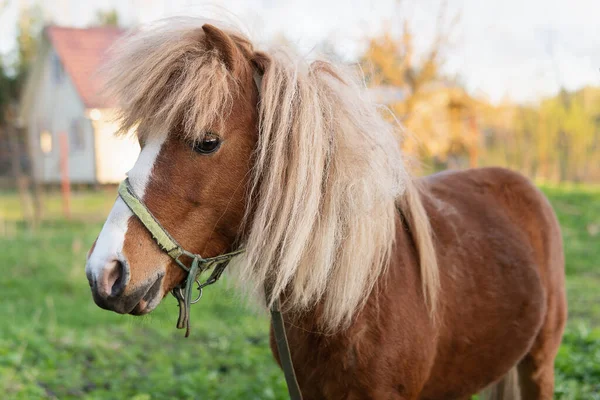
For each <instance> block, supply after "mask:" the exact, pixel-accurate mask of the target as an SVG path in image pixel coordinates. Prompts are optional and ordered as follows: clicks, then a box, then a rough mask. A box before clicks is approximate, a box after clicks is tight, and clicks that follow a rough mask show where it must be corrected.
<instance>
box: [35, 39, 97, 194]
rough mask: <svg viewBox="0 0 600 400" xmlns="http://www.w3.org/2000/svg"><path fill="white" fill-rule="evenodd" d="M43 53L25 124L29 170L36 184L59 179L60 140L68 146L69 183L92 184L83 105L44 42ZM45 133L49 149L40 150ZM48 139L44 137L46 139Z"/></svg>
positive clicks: (93, 176)
mask: <svg viewBox="0 0 600 400" xmlns="http://www.w3.org/2000/svg"><path fill="white" fill-rule="evenodd" d="M45 42H46V43H45V47H46V51H45V54H41V56H42V58H41V64H40V65H38V66H37V67H38V68H37V75H36V76H35V77H33V79H34V81H33V82H32V85H33V86H32V88H31V93H32V94H31V96H32V98H31V99H30V104H31V106H30V107H29V108H28V111H27V114H26V115H25V116H24V117H25V122H26V124H27V130H28V134H29V145H30V155H31V163H32V169H33V172H34V174H35V176H36V177H37V178H38V179H39V181H40V182H44V183H53V182H59V181H60V179H61V169H60V155H61V148H60V139H59V135H61V134H65V135H66V136H67V138H68V140H67V142H68V144H69V157H68V164H69V177H70V180H71V182H73V183H95V182H96V174H95V157H94V135H93V129H92V123H91V121H90V120H89V119H88V118H87V117H86V110H85V106H84V105H83V102H82V100H81V98H80V97H79V94H78V93H77V91H76V89H75V87H74V85H73V83H72V81H71V79H70V77H69V76H68V74H67V73H66V71H65V70H64V67H63V66H62V64H61V63H60V61H59V58H58V55H57V54H56V52H55V51H54V49H53V48H52V47H51V46H49V44H48V42H47V40H45ZM44 131H46V132H48V137H49V138H50V140H45V142H46V143H45V144H46V145H48V141H49V142H50V150H49V151H48V152H44V151H42V145H43V144H44V143H42V141H44V140H41V136H42V132H44ZM46 139H48V138H46Z"/></svg>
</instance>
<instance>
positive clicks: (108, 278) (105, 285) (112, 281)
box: [96, 260, 129, 298]
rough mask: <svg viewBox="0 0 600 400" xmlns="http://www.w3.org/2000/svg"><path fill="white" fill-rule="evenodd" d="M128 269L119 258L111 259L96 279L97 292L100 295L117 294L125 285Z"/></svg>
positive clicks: (121, 291)
mask: <svg viewBox="0 0 600 400" xmlns="http://www.w3.org/2000/svg"><path fill="white" fill-rule="evenodd" d="M128 275H129V274H128V271H127V269H126V267H125V264H123V263H122V262H121V261H119V260H113V261H111V262H109V263H108V264H106V265H105V266H104V268H103V271H102V275H101V276H100V277H99V279H98V281H97V283H96V284H97V290H98V294H100V295H101V296H102V297H104V298H106V297H115V296H119V295H120V294H121V293H123V291H124V290H125V286H126V285H127V277H128Z"/></svg>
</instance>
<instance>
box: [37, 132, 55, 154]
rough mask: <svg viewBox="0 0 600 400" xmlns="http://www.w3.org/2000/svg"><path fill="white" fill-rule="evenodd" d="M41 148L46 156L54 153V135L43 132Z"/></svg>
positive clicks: (41, 134)
mask: <svg viewBox="0 0 600 400" xmlns="http://www.w3.org/2000/svg"><path fill="white" fill-rule="evenodd" d="M40 148H41V149H42V153H44V154H49V153H50V152H52V134H51V133H50V132H48V131H42V133H40Z"/></svg>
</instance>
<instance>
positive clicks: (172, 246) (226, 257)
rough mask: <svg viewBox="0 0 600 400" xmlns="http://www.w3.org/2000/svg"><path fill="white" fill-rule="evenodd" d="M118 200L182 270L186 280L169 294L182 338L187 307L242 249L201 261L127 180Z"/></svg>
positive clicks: (187, 319) (187, 328)
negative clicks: (205, 275) (188, 262)
mask: <svg viewBox="0 0 600 400" xmlns="http://www.w3.org/2000/svg"><path fill="white" fill-rule="evenodd" d="M119 196H121V199H123V201H124V202H125V204H127V207H129V209H130V210H131V212H132V213H133V214H134V215H135V216H136V217H138V219H139V220H140V222H141V223H142V224H143V225H144V226H145V227H146V229H147V230H148V231H149V232H150V233H151V234H152V237H153V238H154V241H156V243H157V244H158V246H159V247H160V248H161V249H162V250H163V251H164V252H165V253H167V254H168V255H169V257H171V258H172V259H173V260H174V261H175V263H177V265H179V267H181V269H183V270H184V271H185V272H186V274H187V277H186V279H185V281H184V282H183V283H181V284H179V285H178V286H176V287H175V288H174V289H173V290H172V291H171V293H172V294H173V296H174V297H175V298H176V299H177V301H178V302H179V318H178V319H177V328H178V329H183V328H185V337H188V336H189V335H190V306H191V305H192V304H196V303H197V302H198V301H199V300H200V298H201V297H202V289H203V288H205V287H206V286H208V285H212V284H213V283H215V282H216V281H218V280H219V278H220V277H221V275H222V274H223V271H225V268H227V265H228V264H229V262H230V261H231V259H232V258H233V257H235V256H237V255H238V254H241V253H243V252H244V250H243V249H240V250H236V251H232V252H230V253H225V254H221V255H218V256H216V257H210V258H204V257H202V256H201V255H200V254H194V253H191V252H189V251H187V250H185V249H184V248H183V247H182V246H181V245H180V244H179V243H177V241H176V240H175V239H173V237H172V236H171V235H169V232H167V231H166V230H165V228H164V227H163V226H162V225H161V224H160V222H158V220H157V219H156V218H155V217H154V215H152V213H151V212H150V210H148V207H146V205H145V204H144V203H143V202H142V200H141V199H140V198H139V197H138V196H137V195H136V194H135V192H134V191H133V188H132V187H131V184H130V183H129V179H125V180H124V181H123V182H121V185H120V186H119ZM182 257H187V258H189V259H191V260H192V264H191V266H189V267H188V266H187V265H186V264H185V263H184V262H183V261H182V260H181V258H182ZM211 268H214V269H213V271H212V273H211V274H210V276H209V277H208V279H207V280H206V281H204V282H202V283H200V282H199V281H198V277H199V276H200V274H201V273H203V272H204V271H207V270H209V269H211ZM194 283H196V285H197V288H198V292H199V293H198V295H197V296H196V298H195V299H192V298H193V294H192V291H193V286H194Z"/></svg>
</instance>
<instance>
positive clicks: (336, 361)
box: [86, 19, 566, 400]
mask: <svg viewBox="0 0 600 400" xmlns="http://www.w3.org/2000/svg"><path fill="white" fill-rule="evenodd" d="M115 54H116V55H115V59H114V60H113V63H112V69H110V68H109V70H111V71H112V73H110V74H109V75H110V79H109V84H110V86H111V87H112V93H113V95H114V97H115V99H117V100H118V101H119V104H120V109H121V113H122V115H121V117H122V119H121V121H122V123H121V129H122V131H128V130H130V129H132V128H136V133H137V135H138V138H139V139H140V144H141V147H142V150H141V154H140V157H139V158H138V161H137V162H136V164H135V166H134V167H133V169H132V170H131V171H130V172H129V178H128V182H129V183H128V184H127V187H128V188H130V190H131V193H130V195H131V196H132V197H135V198H136V199H138V201H139V203H140V204H141V203H142V202H143V204H145V207H146V212H147V214H148V215H150V214H151V215H154V218H156V220H157V221H158V222H159V223H160V224H159V223H158V222H156V223H155V225H154V226H160V229H161V230H162V231H163V232H168V233H169V234H170V235H171V236H172V238H173V239H174V240H176V241H177V242H178V243H179V245H180V246H181V248H183V249H185V250H186V252H187V254H188V255H192V256H193V259H194V260H195V261H196V262H198V260H199V259H206V258H210V257H215V256H218V255H223V254H224V253H228V252H231V251H232V250H236V249H239V248H240V247H243V248H244V254H243V256H240V257H239V260H238V261H239V262H236V263H233V264H232V265H231V266H230V267H228V268H229V270H230V272H233V273H234V274H235V275H236V276H237V281H238V282H239V285H240V286H241V287H242V288H243V289H244V290H246V291H247V292H249V293H251V294H255V295H256V294H258V295H259V296H258V297H259V298H260V300H261V301H262V302H264V299H265V295H264V294H265V293H263V292H262V290H263V288H265V287H267V288H268V289H267V293H268V297H267V303H268V305H269V306H270V305H272V304H274V303H276V302H277V303H279V301H280V300H281V303H282V312H283V314H284V318H285V319H286V321H287V325H286V327H287V334H288V337H289V341H290V347H291V353H292V358H293V363H294V367H295V369H296V373H297V375H298V380H299V383H300V385H301V389H302V392H303V394H304V397H305V399H306V400H308V399H332V400H337V399H407V400H408V399H411V400H416V399H435V400H439V399H457V400H461V399H463V398H467V397H468V396H469V395H471V394H473V393H475V392H477V391H479V390H481V389H483V388H485V387H486V386H489V385H492V384H494V383H495V382H498V381H499V380H500V379H501V378H502V377H503V376H506V379H502V381H501V382H500V383H498V384H496V385H495V386H494V387H495V389H493V391H494V393H495V396H496V398H498V399H500V398H505V399H512V398H514V397H511V396H512V394H511V393H512V392H513V389H514V388H515V385H514V382H515V379H512V378H514V375H515V373H509V371H515V368H517V369H518V373H519V375H520V384H521V392H522V394H523V396H524V398H525V399H550V398H552V391H553V363H554V357H555V355H556V352H557V349H558V345H559V343H560V338H561V335H562V330H563V327H564V323H565V318H566V303H565V290H564V268H563V267H564V266H563V264H564V262H563V254H562V244H561V238H560V231H559V227H558V224H557V222H556V218H555V216H554V214H553V212H552V209H551V207H550V205H549V204H548V202H547V201H546V199H545V198H544V197H543V195H542V194H541V193H540V192H539V191H538V190H537V189H535V188H534V187H533V185H531V183H529V181H527V180H526V179H524V178H523V177H521V176H520V175H517V174H515V173H512V172H509V171H506V170H502V169H482V170H472V171H465V172H450V173H445V174H439V175H434V176H432V177H429V178H425V179H423V180H421V181H420V182H419V181H415V180H414V179H413V178H412V177H411V176H410V174H409V173H408V171H407V170H406V169H405V167H404V163H403V157H402V153H401V150H400V146H399V143H398V138H397V136H395V130H394V127H393V126H392V125H390V124H389V123H387V122H386V120H385V119H384V118H383V116H382V115H381V109H380V107H378V106H377V105H376V104H373V103H372V102H371V101H370V100H369V97H368V96H366V95H365V93H364V84H363V82H362V81H361V79H360V77H359V76H357V75H356V74H355V73H354V72H353V71H352V70H349V69H348V68H347V67H346V66H338V65H335V64H331V63H328V62H324V61H318V62H312V63H308V62H306V61H305V60H303V59H302V58H299V57H298V56H295V55H293V54H290V53H289V52H287V51H281V50H274V51H271V52H263V51H258V50H255V49H254V47H253V45H252V42H250V40H248V39H246V38H245V37H244V36H242V35H240V34H239V33H235V32H229V31H224V30H221V29H219V28H216V27H215V26H212V25H210V24H204V25H201V24H198V21H196V20H193V19H192V20H166V21H163V22H161V23H159V24H158V25H156V26H154V27H153V29H144V30H140V31H138V32H135V33H134V34H133V35H132V36H130V37H129V38H128V40H127V41H126V42H125V45H124V46H122V47H121V48H119V50H118V51H117V52H116V53H115ZM127 190H129V189H127ZM133 194H135V196H133ZM128 207H131V206H130V205H129V203H128V205H126V204H125V203H124V201H123V200H122V199H121V198H117V201H116V202H115V205H114V207H113V209H112V211H111V213H110V215H109V217H108V219H107V221H106V223H105V225H104V227H103V229H102V232H101V233H100V235H99V237H98V239H97V241H96V243H94V245H93V246H92V249H91V250H90V253H89V255H88V262H87V265H86V274H87V277H88V280H89V283H90V287H91V289H92V294H93V297H94V300H95V301H96V303H97V304H98V305H99V306H100V307H103V308H106V309H110V310H113V311H116V312H119V313H129V314H133V315H141V314H147V313H149V312H151V311H152V310H153V309H154V308H155V307H156V306H157V305H158V304H159V303H160V301H161V300H162V299H163V298H164V296H166V295H168V294H169V293H170V292H171V291H172V290H173V289H174V288H180V287H181V285H182V282H184V281H186V280H189V282H188V283H190V284H191V283H193V281H191V279H195V278H196V277H195V276H191V277H188V276H187V275H186V272H187V271H188V270H190V269H189V268H187V267H185V266H184V265H183V264H181V263H180V262H179V260H177V261H176V260H174V258H176V257H173V256H172V251H171V250H173V249H171V250H169V249H167V247H166V246H162V248H161V247H159V246H158V244H157V241H155V240H154V239H153V237H152V235H151V234H150V233H149V228H148V226H149V225H147V224H142V222H140V219H139V218H140V215H139V214H137V213H136V214H135V215H134V214H133V213H132V212H131V210H130V209H129V208H128ZM134 208H135V207H134ZM153 234H155V233H153ZM163 250H165V251H163ZM236 254H237V253H236ZM196 265H198V264H196ZM182 267H183V268H182ZM184 271H185V272H184ZM188 287H189V288H191V286H190V285H188ZM187 293H190V291H187Z"/></svg>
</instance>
